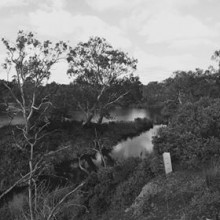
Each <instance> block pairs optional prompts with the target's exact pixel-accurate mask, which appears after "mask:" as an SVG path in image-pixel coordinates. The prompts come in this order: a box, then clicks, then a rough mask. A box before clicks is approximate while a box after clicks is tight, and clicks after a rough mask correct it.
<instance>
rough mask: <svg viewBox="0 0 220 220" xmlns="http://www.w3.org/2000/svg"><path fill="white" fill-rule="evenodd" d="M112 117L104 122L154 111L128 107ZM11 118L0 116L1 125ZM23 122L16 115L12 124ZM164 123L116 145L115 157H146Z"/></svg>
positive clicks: (79, 116) (78, 114)
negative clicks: (154, 137) (153, 139)
mask: <svg viewBox="0 0 220 220" xmlns="http://www.w3.org/2000/svg"><path fill="white" fill-rule="evenodd" d="M111 116H112V118H111V119H104V120H103V122H108V121H133V120H134V119H135V118H149V119H150V118H152V113H151V112H149V111H148V110H146V109H138V108H127V109H120V108H118V109H116V110H114V111H112V112H111ZM97 118H98V117H95V118H94V121H96V120H97ZM74 119H75V120H83V119H84V116H83V114H82V113H81V112H76V114H75V115H74ZM9 122H10V119H9V118H8V117H7V115H1V116H0V127H2V126H4V125H7V124H9ZM21 123H23V118H22V116H16V117H15V118H14V119H13V120H12V121H11V124H13V125H14V124H21ZM161 126H162V125H154V127H153V128H152V129H150V130H149V131H146V132H144V133H142V134H141V135H139V136H137V137H134V138H132V139H130V138H128V139H127V140H125V141H123V142H121V143H119V144H118V145H117V146H115V147H114V150H113V152H112V156H113V157H117V158H127V157H131V156H135V157H136V156H140V157H144V155H145V154H146V153H147V152H151V151H152V149H153V144H152V138H153V136H155V135H156V134H157V132H158V129H159V128H160V127H161Z"/></svg>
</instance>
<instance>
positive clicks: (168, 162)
mask: <svg viewBox="0 0 220 220" xmlns="http://www.w3.org/2000/svg"><path fill="white" fill-rule="evenodd" d="M163 162H164V167H165V173H166V174H168V173H171V172H172V171H173V170H172V163H171V157H170V153H168V152H164V153H163Z"/></svg>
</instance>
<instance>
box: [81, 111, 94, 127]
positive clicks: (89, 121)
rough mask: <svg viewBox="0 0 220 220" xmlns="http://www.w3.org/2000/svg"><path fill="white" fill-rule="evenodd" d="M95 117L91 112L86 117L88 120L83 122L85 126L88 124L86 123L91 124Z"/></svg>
mask: <svg viewBox="0 0 220 220" xmlns="http://www.w3.org/2000/svg"><path fill="white" fill-rule="evenodd" d="M93 117H94V114H93V113H90V115H89V117H88V118H87V119H86V121H85V122H84V123H83V126H86V125H89V124H90V123H91V121H92V119H93Z"/></svg>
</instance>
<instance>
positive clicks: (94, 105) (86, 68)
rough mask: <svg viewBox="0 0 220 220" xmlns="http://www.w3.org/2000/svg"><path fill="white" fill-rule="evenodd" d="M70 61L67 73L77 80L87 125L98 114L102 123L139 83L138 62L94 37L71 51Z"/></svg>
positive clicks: (80, 102) (78, 98)
mask: <svg viewBox="0 0 220 220" xmlns="http://www.w3.org/2000/svg"><path fill="white" fill-rule="evenodd" d="M67 61H68V63H69V69H68V72H67V74H68V75H70V76H72V77H73V78H74V79H75V81H74V84H75V86H76V87H77V90H78V93H79V94H78V95H77V96H75V101H76V103H77V106H78V108H79V109H80V110H81V111H82V112H83V113H84V115H85V116H86V120H85V122H84V124H88V123H90V122H91V120H92V119H93V118H94V116H95V114H98V115H99V116H100V118H99V122H101V121H102V118H103V117H106V116H108V113H109V110H110V109H111V108H112V107H114V106H115V105H118V104H120V102H122V100H123V99H124V98H125V97H126V96H127V95H128V94H129V93H130V92H131V88H132V86H131V85H132V84H133V82H134V83H136V81H137V78H136V77H134V76H133V72H134V71H135V70H136V64H137V60H136V59H134V58H131V57H129V56H128V54H127V53H125V52H123V51H121V50H118V49H114V48H113V47H112V46H111V45H110V44H109V43H108V42H107V41H106V40H105V39H104V38H100V37H91V38H90V39H89V40H88V42H85V43H82V42H81V43H79V44H78V45H77V46H76V47H75V48H70V51H69V54H68V57H67ZM128 82H130V83H128ZM126 85H127V86H126ZM128 85H129V86H128Z"/></svg>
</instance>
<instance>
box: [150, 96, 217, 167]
mask: <svg viewBox="0 0 220 220" xmlns="http://www.w3.org/2000/svg"><path fill="white" fill-rule="evenodd" d="M219 146H220V99H215V100H209V99H205V98H204V99H201V100H200V101H198V102H196V103H186V104H184V105H183V106H182V107H181V108H180V109H179V110H178V112H177V113H176V115H175V116H174V117H173V119H172V120H171V122H170V124H169V125H168V126H167V127H163V128H161V129H160V131H159V133H158V136H157V137H155V138H154V149H155V152H156V153H157V154H159V155H161V154H162V153H163V152H170V153H171V156H172V161H173V162H174V163H180V164H181V165H182V166H184V167H188V168H192V167H194V168H198V167H201V165H202V164H206V163H207V162H208V161H210V160H213V158H218V157H219V155H220V147H219Z"/></svg>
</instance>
